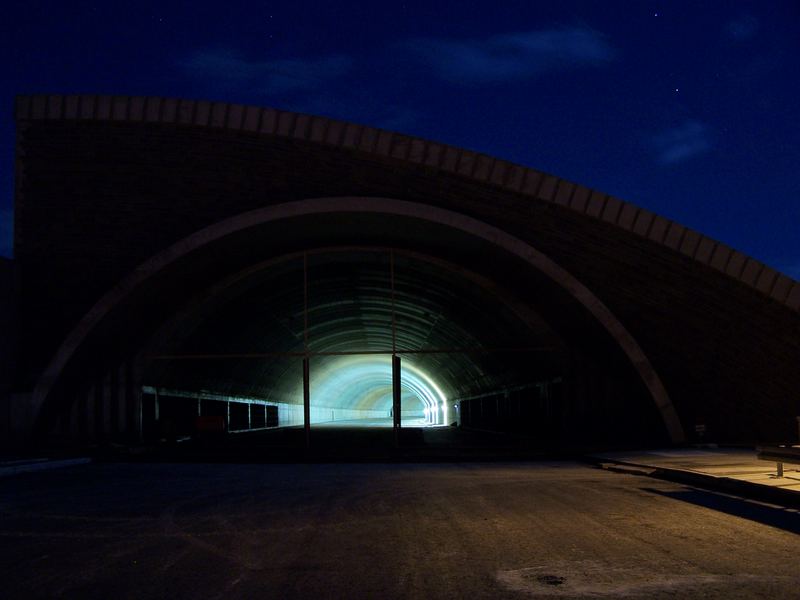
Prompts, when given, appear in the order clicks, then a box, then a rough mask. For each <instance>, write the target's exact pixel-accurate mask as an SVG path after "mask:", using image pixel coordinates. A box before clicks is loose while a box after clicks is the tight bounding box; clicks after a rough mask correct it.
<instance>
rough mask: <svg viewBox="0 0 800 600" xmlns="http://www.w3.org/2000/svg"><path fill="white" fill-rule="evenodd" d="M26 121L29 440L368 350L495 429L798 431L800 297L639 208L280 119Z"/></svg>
mask: <svg viewBox="0 0 800 600" xmlns="http://www.w3.org/2000/svg"><path fill="white" fill-rule="evenodd" d="M16 122H17V128H18V145H17V164H16V168H17V183H16V185H17V187H16V207H15V218H16V222H15V247H14V248H15V262H16V270H17V272H18V277H19V287H18V295H17V304H18V306H19V311H18V318H17V320H16V322H17V325H18V331H19V332H20V333H19V336H18V341H17V343H16V345H15V351H14V360H15V364H16V368H15V373H14V380H13V389H12V392H13V398H14V399H15V402H17V403H22V404H25V405H26V406H27V407H28V408H29V409H30V415H31V418H30V422H29V423H27V424H24V423H18V427H19V428H21V429H26V428H33V429H34V430H36V431H37V432H38V433H39V434H41V435H53V433H54V432H58V433H59V435H63V436H66V437H69V438H71V439H95V438H98V437H115V436H122V437H128V438H130V437H137V436H141V435H143V434H144V433H143V432H145V431H146V429H147V425H146V423H145V422H146V421H147V420H148V419H150V420H151V421H152V419H153V418H154V417H152V416H151V417H148V416H147V415H148V414H149V413H152V412H153V411H154V410H155V411H157V409H156V408H154V407H153V406H154V405H153V406H151V405H150V404H148V402H150V401H149V400H148V399H147V398H146V397H144V396H146V394H143V392H142V390H143V389H144V387H148V389H149V388H151V387H153V386H154V385H155V386H156V387H157V385H162V384H163V385H170V386H172V387H173V388H175V387H176V386H180V387H181V388H186V389H187V390H189V391H190V392H192V393H197V392H198V390H205V391H206V392H208V393H214V394H229V395H232V396H233V395H238V397H245V396H246V397H251V398H255V399H256V400H259V399H260V400H259V401H264V402H267V401H270V400H265V398H267V399H268V398H271V397H272V396H270V394H273V393H275V394H277V395H276V396H275V398H277V399H278V400H280V402H288V403H291V402H292V394H293V393H294V391H295V387H293V386H294V385H295V383H296V381H297V378H296V377H294V376H291V377H290V376H288V375H284V374H285V373H289V372H293V371H292V369H294V368H295V367H294V366H291V365H294V364H295V363H296V361H294V362H291V360H290V358H291V357H292V356H294V355H297V356H300V355H302V354H305V355H306V356H308V355H309V352H312V351H317V352H319V353H321V354H319V356H320V359H319V360H320V361H321V362H320V364H321V365H322V364H326V365H327V366H328V367H331V368H330V369H329V370H334V371H335V369H333V367H332V366H331V365H334V363H333V362H331V361H333V360H334V358H333V353H334V352H341V351H347V350H348V349H350V350H361V349H366V350H370V351H375V352H379V351H387V352H390V351H395V350H399V351H405V352H407V353H408V354H407V357H408V360H409V363H408V364H409V365H414V364H416V365H417V366H419V368H420V369H422V370H423V371H426V372H429V373H434V374H436V375H437V377H439V378H440V379H441V381H442V382H443V383H442V384H441V387H443V388H446V395H447V397H448V398H449V399H450V400H448V402H449V404H448V406H449V410H450V411H457V410H462V411H464V410H467V408H468V407H472V408H470V410H474V411H475V412H473V413H472V414H471V417H470V418H472V419H478V418H479V417H478V416H479V415H483V416H482V417H481V418H482V419H483V421H484V424H486V423H488V422H489V421H491V423H492V425H493V426H494V427H497V428H506V429H507V428H509V427H510V426H511V424H513V423H519V421H520V420H524V419H530V420H532V421H538V422H540V423H549V424H550V425H552V426H548V427H547V428H546V429H548V430H549V431H550V432H554V431H555V432H558V436H563V437H570V436H573V437H579V436H585V435H586V434H587V432H593V434H594V435H597V436H598V439H600V440H605V441H606V442H613V441H614V440H615V439H617V438H619V437H620V436H622V437H625V436H626V435H629V436H630V439H631V440H638V441H640V442H641V441H646V440H648V439H651V440H653V442H654V443H655V442H656V441H659V440H661V441H663V440H671V441H673V442H682V441H685V440H686V439H692V438H695V437H697V436H700V437H701V438H702V439H707V440H715V441H737V442H749V441H784V440H788V439H793V436H795V435H796V427H797V425H796V421H795V417H796V415H798V414H800V369H798V368H797V364H798V358H800V283H798V282H796V281H793V280H792V279H791V278H789V277H787V276H786V275H784V274H781V273H779V272H777V271H775V270H773V269H771V268H770V267H768V266H766V265H764V264H762V263H760V262H758V261H757V260H755V259H752V258H750V257H747V256H745V255H744V254H742V253H740V252H738V251H736V250H734V249H732V248H729V247H728V246H726V245H725V244H723V243H720V242H717V241H714V240H712V239H710V238H708V237H706V236H704V235H702V234H701V233H699V232H696V231H693V230H691V229H688V228H686V227H684V226H682V225H680V224H678V223H675V222H672V221H669V220H668V219H665V218H663V217H661V216H659V215H655V214H652V213H650V212H649V211H647V210H645V209H642V208H639V207H637V206H635V205H633V204H629V203H626V202H623V201H621V200H619V199H617V198H614V197H612V196H609V195H607V194H604V193H602V192H600V191H597V190H592V189H589V188H586V187H583V186H581V185H577V184H574V183H572V182H569V181H566V180H564V179H560V178H558V177H556V176H553V175H549V174H546V173H542V172H540V171H536V170H534V169H529V168H525V167H521V166H519V165H514V164H511V163H508V162H505V161H502V160H498V159H495V158H492V157H489V156H485V155H482V154H479V153H476V152H472V151H469V150H463V149H459V148H454V147H451V146H446V145H443V144H439V143H435V142H430V141H427V140H422V139H417V138H412V137H409V136H405V135H401V134H397V133H393V132H389V131H383V130H378V129H374V128H370V127H364V126H360V125H355V124H350V123H343V122H339V121H334V120H330V119H325V118H321V117H314V116H309V115H302V114H295V113H290V112H283V111H278V110H274V109H269V108H259V107H251V106H240V105H234V104H227V103H211V102H198V101H191V100H177V99H169V98H144V97H111V96H32V97H27V96H26V97H19V98H18V99H17V105H16ZM348 252H349V258H348ZM367 255H369V256H384V257H390V260H391V265H392V268H393V269H394V268H395V266H397V267H398V268H397V279H395V275H394V272H393V274H392V280H391V289H390V288H389V285H388V284H387V283H386V281H387V280H386V279H385V278H384V275H381V273H388V267H389V263H388V262H386V264H384V263H383V262H381V261H383V260H384V259H382V258H380V259H373V258H369V259H365V261H361V258H364V257H366V256H367ZM309 256H311V257H312V258H311V263H309ZM332 256H337V257H339V258H335V259H334V258H330V257H332ZM326 257H328V258H326ZM354 257H356V258H354ZM358 257H361V258H358ZM387 260H389V259H387ZM303 261H305V262H303ZM315 261H316V262H315ZM326 261H328V262H326ZM376 261H377V262H376ZM309 264H310V265H311V267H309ZM291 265H294V266H291ZM315 265H316V266H315ZM358 265H362V266H363V269H362V268H361V267H359V266H358ZM376 265H377V266H376ZM309 268H310V269H311V270H309ZM314 269H316V271H314ZM359 269H361V270H359ZM301 271H302V273H305V274H306V275H308V274H313V273H316V275H314V277H317V279H312V281H311V283H310V284H308V282H307V286H306V289H305V293H306V304H305V314H306V317H307V316H308V314H312V316H313V318H312V321H314V327H316V329H312V330H311V333H312V336H311V338H312V339H311V341H309V339H308V337H309V335H308V332H309V327H308V322H306V323H305V324H303V323H300V322H299V321H297V320H296V318H297V315H298V314H301V313H303V294H302V285H301V283H302V280H301V279H300V278H298V277H296V276H295V275H296V274H297V273H299V272H301ZM282 278H283V279H282ZM287 282H288V283H287ZM315 282H317V283H315ZM376 282H377V283H376ZM395 283H396V284H397V286H398V288H397V289H395ZM315 285H316V288H315ZM315 289H316V291H315ZM281 290H283V291H281ZM287 290H295V291H296V292H297V293H295V292H291V293H290V292H289V291H287ZM376 290H379V291H376ZM380 290H382V291H380ZM309 297H311V298H312V300H311V305H309V303H308V298H309ZM354 298H355V299H354ZM259 307H260V308H259ZM265 307H266V308H265ZM298 307H299V308H298ZM387 307H390V309H391V310H390V312H391V315H392V316H391V318H388V317H387V316H386V315H387V314H389V313H387V310H389V309H387ZM309 310H310V311H311V312H310V313H309ZM284 317H285V318H284ZM301 320H302V319H301ZM326 324H327V325H326ZM326 327H327V329H326ZM254 331H257V332H260V333H259V335H258V336H256V335H255V334H254V333H253V332H254ZM304 331H305V336H306V338H307V339H305V340H303V332H304ZM345 332H350V333H345ZM387 332H390V333H391V343H390V342H388V341H387V340H388V339H389V338H387V337H386V336H387V335H389V333H387ZM315 340H317V341H316V342H315ZM376 340H378V341H376ZM398 340H399V342H398ZM314 343H316V344H317V346H314ZM397 343H399V344H400V345H399V346H398V345H397ZM259 344H260V345H259ZM309 344H310V345H309ZM387 344H388V345H387ZM254 348H256V350H253V349H254ZM445 349H449V351H450V352H449V353H446V352H444V350H445ZM537 349H538V350H537ZM434 350H435V351H436V352H433V351H434ZM437 352H439V354H437ZM426 353H427V354H426ZM196 354H204V356H206V357H207V358H209V360H208V361H207V362H206V363H203V366H202V367H198V366H197V364H198V363H197V360H200V359H199V358H197V357H196V356H195V357H194V358H191V357H192V355H196ZM167 355H169V356H173V357H174V358H175V360H173V361H172V362H170V361H169V360H166V359H165V358H164V357H165V356H167ZM212 355H214V356H216V357H217V359H216V360H214V361H211V360H210V357H211V356H212ZM223 355H224V356H227V357H228V358H224V357H223ZM234 355H237V356H238V359H237V360H234ZM256 355H257V356H256ZM278 355H280V356H278ZM248 356H249V358H248ZM154 357H156V358H154ZM178 357H180V359H179V358H178ZM187 357H188V358H189V359H191V360H194V361H195V362H194V363H191V364H193V365H194V366H193V367H191V368H189V367H187V364H189V363H187V362H186V359H187ZM260 359H263V360H261V362H259V363H258V365H257V366H253V365H254V364H256V362H247V361H254V360H256V361H257V360H260ZM267 359H269V360H267ZM315 360H316V359H315ZM336 360H339V359H336ZM232 361H233V362H235V364H236V365H238V366H231V365H232V364H233V362H232ZM326 361H327V362H326ZM414 361H416V363H415V362H414ZM190 362H191V361H190ZM222 363H225V364H226V365H227V366H223V364H222ZM266 363H269V364H266ZM290 363H291V365H290ZM243 365H245V366H243ZM248 365H249V366H248ZM320 370H321V371H324V369H322V368H320ZM293 382H294V383H293ZM534 389H535V390H537V391H536V392H535V393H533V392H531V390H534ZM275 390H279V391H280V393H278V392H275ZM543 390H549V391H543ZM553 390H555V391H553ZM483 399H489V400H486V401H484V400H483ZM278 400H276V403H280V402H278ZM457 405H458V407H457ZM534 405H535V406H534ZM489 407H491V408H489ZM532 407H534V408H532ZM345 408H346V409H347V410H350V409H351V408H352V407H350V408H347V407H345ZM148 411H149V412H148ZM514 411H516V412H514ZM490 413H491V415H490ZM523 416H524V419H523Z"/></svg>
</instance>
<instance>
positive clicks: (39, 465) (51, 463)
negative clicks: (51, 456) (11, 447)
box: [0, 457, 92, 477]
mask: <svg viewBox="0 0 800 600" xmlns="http://www.w3.org/2000/svg"><path fill="white" fill-rule="evenodd" d="M90 462H92V459H91V458H85V457H84V458H66V459H62V460H48V459H46V458H38V459H29V460H15V461H10V462H5V463H0V477H10V476H12V475H19V474H21V473H35V472H36V471H49V470H51V469H61V468H63V467H75V466H78V465H85V464H88V463H90Z"/></svg>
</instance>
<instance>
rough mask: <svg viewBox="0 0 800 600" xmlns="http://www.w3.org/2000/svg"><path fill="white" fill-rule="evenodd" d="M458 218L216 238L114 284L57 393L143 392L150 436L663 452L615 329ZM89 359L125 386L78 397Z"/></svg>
mask: <svg viewBox="0 0 800 600" xmlns="http://www.w3.org/2000/svg"><path fill="white" fill-rule="evenodd" d="M452 216H453V215H449V214H447V213H439V212H436V211H434V212H431V211H429V210H426V209H424V208H423V207H421V206H414V205H410V204H407V203H402V202H398V201H394V200H390V199H377V198H372V199H369V198H368V199H352V201H351V202H350V204H348V203H346V202H342V200H341V199H319V200H310V201H305V202H299V203H294V205H292V206H288V207H283V210H279V211H277V212H276V211H275V210H267V211H260V212H258V213H255V214H249V215H245V216H243V217H237V218H235V219H234V221H235V223H223V224H219V225H215V226H213V227H212V228H211V229H210V230H207V231H204V232H201V233H200V234H198V235H196V236H193V238H192V239H189V240H184V241H182V242H180V243H179V244H177V245H176V246H175V247H174V248H172V249H170V250H168V251H167V252H166V253H165V254H164V257H163V258H164V263H163V264H160V263H159V264H152V265H150V267H147V268H143V269H141V270H140V271H139V273H140V274H142V275H141V281H139V282H137V284H136V285H135V286H133V285H132V284H131V285H128V284H123V288H125V290H126V292H125V296H124V297H121V298H119V299H118V300H117V301H116V302H112V303H111V304H109V306H108V307H107V308H104V310H107V312H106V314H105V315H104V316H103V319H102V325H101V326H100V327H98V328H97V331H93V332H92V333H91V334H90V335H89V336H87V338H86V339H85V340H83V341H82V343H81V345H80V352H79V353H77V354H76V355H75V356H73V357H71V364H70V371H71V372H72V373H75V374H76V379H75V381H74V383H72V384H70V381H69V380H68V379H66V378H64V380H63V381H62V382H61V383H60V386H61V387H60V389H59V390H58V392H57V395H55V394H54V395H53V396H52V397H53V398H57V397H65V396H66V397H70V396H75V395H77V396H78V397H79V398H89V399H90V400H88V402H91V399H93V398H95V397H96V395H97V393H98V392H97V390H98V389H101V388H102V387H103V386H104V385H111V386H119V385H124V381H121V380H123V379H126V378H127V380H128V381H135V382H136V383H135V384H133V385H135V386H136V387H137V389H141V390H142V394H141V400H140V406H139V414H138V415H137V414H134V415H132V418H133V420H134V421H135V422H136V421H138V423H137V428H138V430H139V431H141V435H142V437H143V438H144V439H148V438H150V439H152V440H156V439H161V438H162V437H164V436H166V437H167V438H170V437H172V438H175V437H191V436H192V435H195V434H196V433H197V427H198V422H201V423H206V424H209V423H211V424H213V422H214V419H215V418H216V419H217V423H218V424H219V429H221V430H225V431H228V432H252V431H255V430H265V429H271V428H297V427H303V426H304V425H306V424H307V426H309V427H312V428H315V427H326V428H329V427H336V426H339V427H375V428H380V427H393V426H398V427H406V428H409V427H418V428H419V427H423V428H425V427H461V428H469V429H475V430H480V431H493V432H503V433H514V434H522V435H526V436H530V437H532V438H534V439H536V440H537V443H538V444H540V445H541V446H542V447H546V446H552V445H565V444H567V445H568V444H597V443H600V444H610V445H626V444H641V443H643V441H644V440H647V441H648V442H649V443H654V442H655V443H667V442H668V441H669V431H668V425H669V422H668V421H665V418H664V414H663V411H662V412H660V411H659V407H658V405H657V404H656V403H655V401H654V398H653V393H652V382H648V381H646V380H645V379H644V378H643V374H644V375H647V372H646V371H643V370H642V365H636V364H635V363H634V362H632V357H631V349H630V348H625V347H624V342H625V341H627V340H626V339H625V338H624V336H620V333H619V331H617V330H615V329H614V328H613V326H614V323H613V321H609V320H608V319H609V316H608V315H607V314H606V313H603V312H602V311H601V312H598V308H597V307H596V306H593V305H591V304H589V305H587V302H588V300H587V298H585V297H582V296H581V293H580V292H581V288H580V287H574V284H575V282H573V281H572V280H570V279H569V277H567V276H565V274H564V273H563V272H561V271H560V270H558V269H557V268H555V266H554V265H552V264H550V263H549V262H548V261H546V260H543V262H542V260H539V262H537V260H536V259H544V257H541V256H532V255H525V254H524V252H523V253H520V249H521V248H522V247H524V245H522V246H521V247H520V248H515V247H514V246H515V240H513V239H512V238H508V239H504V240H503V241H504V242H505V247H504V245H503V243H500V241H499V240H498V239H497V236H498V235H499V233H498V232H496V231H494V230H493V229H492V228H490V227H486V226H485V225H484V224H481V223H479V222H477V221H471V220H467V221H466V222H465V223H458V222H457V221H456V222H453V221H452V219H450V218H451V217H452ZM449 219H450V220H449ZM515 250H516V251H517V254H515V252H514V251H515ZM156 262H157V263H158V262H159V261H156ZM131 287H132V289H129V288H131ZM593 311H594V312H593ZM599 317H601V318H599ZM602 318H605V319H606V321H605V322H603V321H602V320H601V319H602ZM621 340H622V342H621ZM99 355H103V356H104V360H105V361H109V362H111V363H112V364H113V363H115V362H120V361H121V362H122V363H124V364H126V365H135V375H134V373H133V372H130V373H125V374H122V375H120V373H119V372H117V374H116V376H115V379H114V381H113V383H112V382H111V381H110V380H109V381H106V382H105V383H104V382H100V383H98V382H91V381H90V382H89V385H88V387H89V388H92V389H87V382H86V381H85V380H82V377H83V373H85V369H86V368H87V367H88V363H86V364H85V366H84V365H83V363H82V361H84V360H86V361H89V360H91V361H94V362H96V361H97V356H99ZM306 366H307V372H306V371H305V369H306ZM637 367H638V368H637ZM126 368H129V369H130V368H131V367H126ZM395 370H396V373H395ZM101 371H102V368H101ZM395 379H396V384H395ZM648 383H650V384H651V388H650V389H649V388H648V386H647V384H648ZM395 385H397V387H398V393H397V396H398V399H397V403H396V404H395V392H394V386H395ZM306 393H308V396H309V398H308V415H307V416H306V415H305V413H304V409H305V397H304V395H305V394H306ZM84 402H86V401H84ZM98 406H99V404H97V403H96V404H95V407H94V411H92V410H88V411H87V410H86V407H85V406H81V404H80V401H79V402H78V403H77V404H76V403H74V402H73V403H66V404H63V405H59V404H58V403H53V405H52V409H51V410H52V415H51V417H50V418H52V419H54V422H55V423H59V422H60V423H62V425H61V427H62V428H64V427H67V425H66V421H67V419H70V420H72V421H71V422H73V425H74V426H77V427H78V429H81V428H84V429H85V428H88V429H92V427H93V425H92V424H89V423H86V422H85V421H88V417H87V416H85V415H87V412H88V414H90V415H91V416H92V417H93V418H94V419H95V420H96V421H102V420H103V419H111V420H117V421H119V420H122V421H124V420H125V418H126V417H125V416H124V415H120V414H102V410H98ZM398 410H399V413H398V417H397V420H396V421H395V411H398ZM65 411H69V412H65ZM81 419H83V421H84V422H83V423H80V421H81ZM56 427H58V425H56Z"/></svg>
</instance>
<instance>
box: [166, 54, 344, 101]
mask: <svg viewBox="0 0 800 600" xmlns="http://www.w3.org/2000/svg"><path fill="white" fill-rule="evenodd" d="M179 64H180V66H181V67H182V68H183V69H184V70H185V71H186V72H187V73H188V74H190V75H192V76H194V77H196V78H203V79H213V80H215V81H217V82H219V81H223V82H226V83H227V84H228V85H231V86H234V87H242V88H247V89H248V90H251V91H255V92H259V93H264V94H282V93H287V92H296V91H308V90H314V89H318V88H320V87H322V86H324V85H325V84H327V83H328V82H330V81H332V80H335V79H338V78H340V77H342V76H343V75H345V74H346V73H347V72H348V71H350V68H351V67H352V61H351V59H350V58H349V57H347V56H344V55H341V54H334V55H330V56H323V57H320V58H313V59H298V58H290V59H276V60H261V61H259V60H248V59H246V58H243V57H242V56H241V55H239V54H237V53H236V52H233V51H231V50H201V51H199V52H196V53H195V54H193V55H192V56H190V57H188V58H186V59H185V60H183V61H180V63H179Z"/></svg>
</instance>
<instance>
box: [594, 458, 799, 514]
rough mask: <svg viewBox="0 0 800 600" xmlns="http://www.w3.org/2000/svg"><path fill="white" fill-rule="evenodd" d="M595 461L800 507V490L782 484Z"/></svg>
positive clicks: (599, 464)
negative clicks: (795, 490) (768, 484)
mask: <svg viewBox="0 0 800 600" xmlns="http://www.w3.org/2000/svg"><path fill="white" fill-rule="evenodd" d="M586 458H587V459H588V460H589V461H590V462H592V463H593V464H595V465H597V466H599V467H602V468H605V469H607V470H610V471H615V472H623V473H629V474H632V475H644V476H646V477H654V478H656V479H664V480H666V481H674V482H676V483H685V484H687V485H693V486H696V487H701V488H705V489H709V490H713V491H717V492H724V493H728V494H733V495H736V496H742V497H745V498H749V499H751V500H758V501H761V502H769V503H771V504H779V505H781V506H792V507H800V493H798V492H794V491H791V490H784V489H782V488H778V487H771V486H766V485H761V484H759V483H752V482H750V481H742V480H741V479H732V478H730V477H717V476H716V475H709V474H707V473H699V472H697V471H687V470H684V469H671V468H669V467H656V466H653V465H645V464H642V463H635V462H629V461H622V460H614V459H611V458H607V457H601V456H587V457H586ZM606 465H619V466H621V467H629V469H624V468H619V467H616V468H615V467H611V468H609V467H608V466H606Z"/></svg>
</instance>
